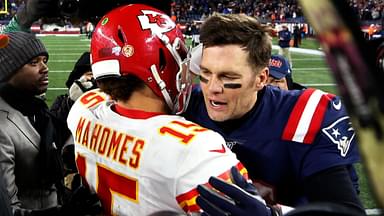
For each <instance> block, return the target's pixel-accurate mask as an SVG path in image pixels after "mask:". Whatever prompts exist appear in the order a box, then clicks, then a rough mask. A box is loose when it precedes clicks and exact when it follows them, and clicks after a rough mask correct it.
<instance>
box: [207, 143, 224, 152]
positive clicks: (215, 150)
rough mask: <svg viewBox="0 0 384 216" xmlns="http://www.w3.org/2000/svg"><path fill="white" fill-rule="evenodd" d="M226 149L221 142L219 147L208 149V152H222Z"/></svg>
mask: <svg viewBox="0 0 384 216" xmlns="http://www.w3.org/2000/svg"><path fill="white" fill-rule="evenodd" d="M226 151H227V150H226V149H225V146H224V145H223V144H221V148H220V149H213V150H209V152H217V153H222V154H224V153H225V152H226Z"/></svg>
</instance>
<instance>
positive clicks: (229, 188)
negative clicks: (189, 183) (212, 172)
mask: <svg viewBox="0 0 384 216" xmlns="http://www.w3.org/2000/svg"><path fill="white" fill-rule="evenodd" d="M231 179H232V182H233V183H234V184H230V183H227V182H225V181H223V180H221V179H219V178H216V177H211V178H209V184H210V185H212V187H213V188H214V189H216V190H218V191H220V192H221V193H224V194H225V195H226V196H224V195H222V194H219V193H218V192H217V191H215V190H213V189H210V188H208V187H207V186H203V185H199V186H198V187H197V191H198V192H199V193H200V195H199V196H198V197H197V199H196V202H197V204H198V205H199V206H200V208H201V209H202V210H204V213H203V214H202V215H233V216H250V215H261V216H271V215H274V212H273V210H272V209H270V208H269V207H268V206H267V205H266V204H265V201H264V200H263V199H262V198H261V196H259V195H258V193H257V189H256V188H255V186H253V185H252V184H251V183H249V182H247V181H246V180H245V179H244V178H243V176H242V175H241V174H240V173H239V171H238V170H237V168H236V167H232V168H231Z"/></svg>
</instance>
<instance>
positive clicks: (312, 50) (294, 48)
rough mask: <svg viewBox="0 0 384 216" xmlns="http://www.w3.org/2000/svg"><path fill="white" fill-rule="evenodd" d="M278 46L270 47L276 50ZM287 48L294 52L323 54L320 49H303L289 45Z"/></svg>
mask: <svg viewBox="0 0 384 216" xmlns="http://www.w3.org/2000/svg"><path fill="white" fill-rule="evenodd" d="M279 48H280V47H279V46H278V45H272V49H274V50H278V49H279ZM289 50H290V51H291V52H295V53H301V54H310V55H318V56H325V54H324V52H323V51H320V50H314V49H304V48H296V47H290V48H289Z"/></svg>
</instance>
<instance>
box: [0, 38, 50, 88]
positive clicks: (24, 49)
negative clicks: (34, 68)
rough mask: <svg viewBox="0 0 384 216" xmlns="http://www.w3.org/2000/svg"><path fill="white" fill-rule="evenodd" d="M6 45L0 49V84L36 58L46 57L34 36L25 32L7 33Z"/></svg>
mask: <svg viewBox="0 0 384 216" xmlns="http://www.w3.org/2000/svg"><path fill="white" fill-rule="evenodd" d="M4 35H6V36H8V44H6V45H5V46H4V47H2V48H0V83H1V82H4V81H6V80H7V79H8V78H10V77H11V76H12V75H13V74H14V73H15V72H16V71H17V70H18V69H20V68H21V67H23V66H24V65H25V64H27V63H28V62H29V61H30V60H31V59H33V58H35V57H36V56H40V55H44V56H47V57H48V52H47V50H46V49H45V47H44V44H43V43H42V42H41V41H40V40H39V39H37V38H36V37H35V35H33V34H30V33H26V32H9V33H5V34H4Z"/></svg>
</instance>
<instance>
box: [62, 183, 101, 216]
mask: <svg viewBox="0 0 384 216" xmlns="http://www.w3.org/2000/svg"><path fill="white" fill-rule="evenodd" d="M101 212H102V207H101V203H100V200H99V198H98V197H97V195H96V194H95V193H92V192H91V191H90V190H89V189H88V187H85V186H84V185H80V186H79V187H78V188H77V189H75V190H74V192H73V193H72V195H71V196H70V198H69V200H68V202H66V203H64V204H63V206H62V207H61V208H60V215H62V216H65V215H75V216H80V215H95V214H98V213H101Z"/></svg>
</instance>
